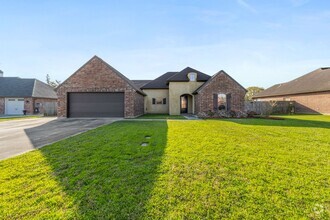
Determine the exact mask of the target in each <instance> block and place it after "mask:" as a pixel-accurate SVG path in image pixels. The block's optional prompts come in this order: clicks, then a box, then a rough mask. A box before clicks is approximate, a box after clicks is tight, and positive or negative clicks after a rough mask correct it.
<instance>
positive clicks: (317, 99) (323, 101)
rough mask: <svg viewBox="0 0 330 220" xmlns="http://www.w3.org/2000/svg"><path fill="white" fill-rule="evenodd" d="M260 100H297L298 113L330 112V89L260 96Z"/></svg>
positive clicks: (296, 108) (296, 109)
mask: <svg viewBox="0 0 330 220" xmlns="http://www.w3.org/2000/svg"><path fill="white" fill-rule="evenodd" d="M257 100H258V101H295V112H296V113H312V114H319V113H321V114H330V91H328V92H315V93H305V94H296V95H283V96H277V97H267V98H266V97H265V98H258V99H257Z"/></svg>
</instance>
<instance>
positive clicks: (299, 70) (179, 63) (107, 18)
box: [0, 0, 330, 88]
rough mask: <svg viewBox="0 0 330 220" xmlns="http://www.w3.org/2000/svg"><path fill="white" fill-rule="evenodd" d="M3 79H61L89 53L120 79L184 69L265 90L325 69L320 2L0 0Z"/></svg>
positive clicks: (326, 19) (329, 43)
mask: <svg viewBox="0 0 330 220" xmlns="http://www.w3.org/2000/svg"><path fill="white" fill-rule="evenodd" d="M0 9H1V12H0V69H1V70H2V71H3V72H4V75H5V76H18V77H21V78H37V79H40V80H43V81H45V76H46V74H47V73H48V74H50V76H51V77H52V78H53V79H57V80H61V81H64V80H65V79H66V78H67V77H69V76H70V75H71V74H72V73H73V72H75V71H76V70H77V69H78V68H79V67H81V66H82V65H83V64H84V63H85V62H86V61H88V60H89V59H90V58H91V57H92V56H94V55H98V56H99V57H101V58H102V59H103V60H105V61H106V62H108V63H109V64H110V65H111V66H113V67H114V68H116V69H117V70H119V71H120V72H121V73H123V74H124V75H126V76H127V77H128V78H129V79H154V78H156V77H158V76H159V75H161V74H163V73H165V72H167V71H180V70H182V69H184V68H185V67H187V66H190V67H192V68H195V69H197V70H200V71H202V72H204V73H207V74H209V75H213V74H215V73H216V72H218V71H219V70H225V71H226V72H227V73H228V74H229V75H231V76H232V77H233V78H235V79H236V80H237V81H238V82H239V83H241V84H242V85H243V86H245V87H248V86H262V87H266V88H267V87H269V86H271V85H273V84H275V83H280V82H285V81H288V80H292V79H294V78H296V77H298V76H301V75H303V74H306V73H308V72H310V71H312V70H314V69H317V68H319V67H325V66H330V27H329V26H330V1H327V0H324V1H317V0H315V1H308V0H278V1H261V0H259V1H258V0H236V1H235V0H207V1H206V0H166V1H165V0H150V1H137V0H131V1H126V0H118V1H97V0H93V1H61V0H58V1H46V0H44V1H33V0H30V1H26V0H24V1H9V0H8V1H2V0H0Z"/></svg>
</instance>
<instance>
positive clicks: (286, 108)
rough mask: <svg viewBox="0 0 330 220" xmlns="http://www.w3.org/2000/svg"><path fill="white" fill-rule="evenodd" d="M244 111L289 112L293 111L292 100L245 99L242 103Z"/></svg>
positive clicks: (264, 112)
mask: <svg viewBox="0 0 330 220" xmlns="http://www.w3.org/2000/svg"><path fill="white" fill-rule="evenodd" d="M244 110H245V111H246V112H250V111H253V112H256V113H257V114H260V115H270V114H290V113H294V112H295V102H293V101H246V102H245V105H244Z"/></svg>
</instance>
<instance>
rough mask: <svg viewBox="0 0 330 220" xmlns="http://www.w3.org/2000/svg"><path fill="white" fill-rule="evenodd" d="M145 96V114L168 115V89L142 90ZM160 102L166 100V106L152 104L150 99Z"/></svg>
mask: <svg viewBox="0 0 330 220" xmlns="http://www.w3.org/2000/svg"><path fill="white" fill-rule="evenodd" d="M143 92H144V93H145V94H147V96H146V99H145V112H146V113H150V114H168V113H169V94H168V89H144V90H143ZM153 98H155V99H156V100H159V101H162V100H163V98H166V104H165V105H164V104H155V105H153V104H152V99H153Z"/></svg>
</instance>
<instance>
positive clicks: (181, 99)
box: [180, 94, 188, 114]
mask: <svg viewBox="0 0 330 220" xmlns="http://www.w3.org/2000/svg"><path fill="white" fill-rule="evenodd" d="M182 101H185V104H186V108H182ZM180 114H188V95H187V94H184V95H181V96H180Z"/></svg>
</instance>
